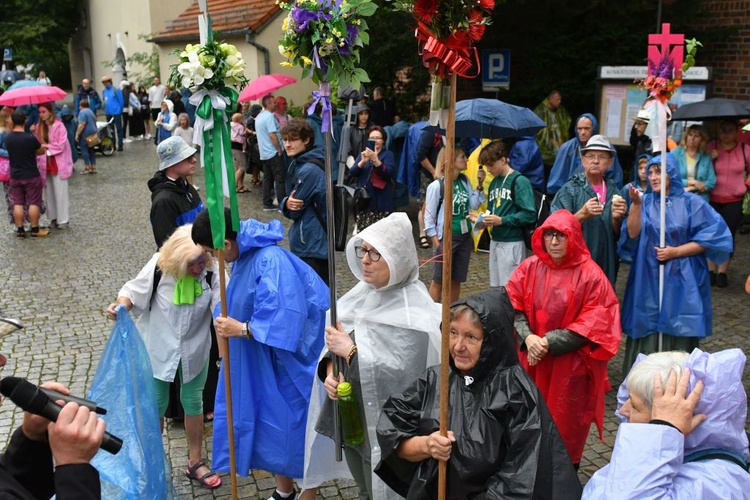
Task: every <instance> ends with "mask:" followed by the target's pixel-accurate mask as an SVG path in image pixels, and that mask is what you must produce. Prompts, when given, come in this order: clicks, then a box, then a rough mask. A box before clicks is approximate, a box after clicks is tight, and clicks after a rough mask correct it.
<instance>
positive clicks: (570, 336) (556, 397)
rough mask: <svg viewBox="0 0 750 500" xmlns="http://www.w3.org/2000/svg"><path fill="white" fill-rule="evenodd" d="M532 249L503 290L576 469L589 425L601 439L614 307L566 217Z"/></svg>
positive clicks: (616, 331) (613, 349) (616, 341)
mask: <svg viewBox="0 0 750 500" xmlns="http://www.w3.org/2000/svg"><path fill="white" fill-rule="evenodd" d="M531 241H532V243H531V244H532V248H533V250H534V255H533V256H532V257H529V258H528V259H526V260H525V261H523V262H522V263H521V265H520V266H518V268H517V269H516V271H515V272H514V273H513V275H512V276H511V278H510V281H509V282H508V285H507V291H508V296H509V297H510V301H511V303H512V304H513V308H514V309H515V310H516V321H515V328H516V332H517V334H518V348H519V357H520V359H521V365H522V366H523V367H524V368H526V370H527V371H528V372H529V375H530V376H531V378H532V380H534V382H535V383H536V385H537V386H538V387H539V390H540V391H541V393H542V396H544V400H545V401H546V402H547V406H548V407H549V410H550V413H551V414H552V418H553V419H554V421H555V423H556V424H557V428H558V429H559V430H560V435H561V436H562V439H563V441H565V445H566V446H567V448H568V453H569V454H570V458H571V460H572V462H573V464H574V465H575V466H576V467H577V466H578V464H579V463H580V461H581V457H582V455H583V448H584V446H585V445H586V438H587V437H588V435H589V429H590V427H591V424H592V423H596V426H597V428H598V429H599V436H600V437H601V435H602V426H603V423H604V394H605V393H606V392H607V391H608V390H609V389H610V385H609V380H608V378H607V362H608V361H609V359H611V358H612V357H613V356H614V355H615V354H617V349H618V348H619V346H620V327H619V325H620V307H619V303H618V302H617V297H616V296H615V292H614V290H613V289H612V285H611V284H610V283H609V281H608V280H607V276H606V275H605V274H604V272H603V271H602V270H601V268H600V267H599V266H598V265H597V264H596V262H594V260H593V259H592V258H591V254H590V253H589V251H588V248H587V247H586V243H585V242H584V240H583V233H582V232H581V225H580V224H579V223H578V220H577V219H576V218H575V216H573V214H571V213H570V212H568V211H567V210H559V211H557V212H554V213H553V214H552V215H550V216H549V218H547V220H546V221H544V224H542V225H541V226H540V227H539V228H538V229H537V230H536V231H534V235H533V236H532V240H531Z"/></svg>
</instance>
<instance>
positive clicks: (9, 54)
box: [3, 49, 13, 61]
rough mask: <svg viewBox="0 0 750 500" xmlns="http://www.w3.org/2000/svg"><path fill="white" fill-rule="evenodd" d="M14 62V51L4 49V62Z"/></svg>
mask: <svg viewBox="0 0 750 500" xmlns="http://www.w3.org/2000/svg"><path fill="white" fill-rule="evenodd" d="M12 60H13V49H4V50H3V61H12Z"/></svg>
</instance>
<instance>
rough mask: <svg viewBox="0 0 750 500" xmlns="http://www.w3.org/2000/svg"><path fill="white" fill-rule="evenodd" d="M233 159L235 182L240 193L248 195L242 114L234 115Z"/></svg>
mask: <svg viewBox="0 0 750 500" xmlns="http://www.w3.org/2000/svg"><path fill="white" fill-rule="evenodd" d="M231 127H232V159H233V160H234V181H235V183H236V184H237V192H238V193H247V192H248V191H247V189H245V144H246V142H245V124H244V123H243V122H242V113H235V114H233V115H232V123H231Z"/></svg>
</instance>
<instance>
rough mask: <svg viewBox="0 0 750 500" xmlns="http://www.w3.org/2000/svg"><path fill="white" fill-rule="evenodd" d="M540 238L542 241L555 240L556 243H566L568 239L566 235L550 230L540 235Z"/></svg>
mask: <svg viewBox="0 0 750 500" xmlns="http://www.w3.org/2000/svg"><path fill="white" fill-rule="evenodd" d="M542 237H543V238H544V241H552V239H553V238H557V241H560V242H562V241H566V240H567V239H568V235H567V234H565V233H561V232H560V231H554V230H551V229H548V230H546V231H545V232H543V233H542Z"/></svg>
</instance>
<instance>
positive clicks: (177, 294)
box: [172, 274, 203, 306]
mask: <svg viewBox="0 0 750 500" xmlns="http://www.w3.org/2000/svg"><path fill="white" fill-rule="evenodd" d="M202 293H203V287H202V286H201V284H200V283H199V282H198V280H197V279H196V278H195V276H192V275H190V274H188V275H186V276H183V277H182V278H180V279H178V280H177V283H175V286H174V294H172V303H173V304H175V305H178V306H183V305H189V306H192V305H193V304H195V298H196V297H200V296H201V294H202Z"/></svg>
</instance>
